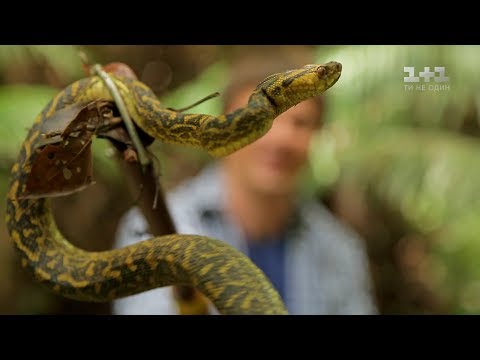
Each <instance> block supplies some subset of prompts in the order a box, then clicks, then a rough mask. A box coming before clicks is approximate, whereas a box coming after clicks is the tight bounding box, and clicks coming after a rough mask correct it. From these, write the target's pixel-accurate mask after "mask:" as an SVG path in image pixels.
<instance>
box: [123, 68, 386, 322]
mask: <svg viewBox="0 0 480 360" xmlns="http://www.w3.org/2000/svg"><path fill="white" fill-rule="evenodd" d="M298 65H299V66H302V65H304V64H298ZM292 67H297V66H287V65H286V64H285V63H283V62H279V63H278V64H275V63H274V62H272V61H271V60H269V61H268V62H265V61H258V60H257V59H255V60H250V61H248V60H247V61H246V62H244V63H243V64H240V65H237V67H236V71H235V70H233V71H234V74H233V77H232V81H231V85H230V86H229V87H228V88H227V91H226V94H225V96H224V100H225V102H224V112H225V113H228V112H231V111H233V110H235V109H236V108H238V107H242V106H245V104H246V103H247V100H248V97H249V96H250V94H251V93H252V91H253V89H254V88H255V86H256V85H257V84H258V83H259V82H260V81H261V80H263V79H264V78H265V77H266V76H268V75H270V74H272V73H274V72H279V71H285V70H288V69H289V68H292ZM324 100H325V99H324V98H323V97H322V98H317V99H311V100H307V101H304V102H302V103H300V104H298V105H296V106H295V107H293V108H291V109H289V110H288V111H286V112H284V113H283V114H281V115H280V116H279V117H278V118H277V119H276V120H275V121H274V123H273V126H272V128H271V130H270V131H269V132H268V133H267V134H266V135H265V136H263V137H262V138H260V139H259V140H257V141H256V142H254V143H252V144H250V145H248V146H246V147H245V148H243V149H241V150H239V151H237V152H235V153H233V154H231V155H229V156H227V157H225V158H223V159H220V160H219V161H218V162H217V163H215V164H212V165H210V166H208V167H207V168H206V169H204V170H203V171H202V172H201V173H200V174H199V175H197V176H196V177H195V178H193V179H191V180H189V181H187V182H185V183H184V184H182V185H180V186H178V187H177V189H176V190H175V191H174V192H172V193H171V194H168V196H167V204H168V206H169V209H170V211H171V214H172V217H173V219H174V222H175V225H176V227H177V229H178V232H179V233H190V234H192V233H193V234H199V235H207V236H211V237H214V238H217V239H220V240H223V241H226V242H228V243H229V244H231V245H232V246H234V247H236V248H237V249H239V250H241V251H243V252H244V253H245V254H246V255H247V256H249V257H250V258H251V259H252V261H253V262H254V263H255V264H256V265H257V266H258V267H260V269H262V270H263V271H264V273H265V274H266V276H267V277H268V278H269V279H270V281H271V282H272V284H273V286H274V287H275V288H276V289H277V290H278V292H279V294H280V296H281V297H282V298H283V300H284V302H285V304H286V306H287V308H288V310H289V312H290V313H291V314H373V313H376V307H375V302H374V300H373V298H372V289H371V280H370V274H369V269H368V261H367V257H366V254H365V252H364V247H363V244H362V242H361V240H360V239H359V238H357V237H356V236H355V235H354V234H353V233H352V232H351V231H350V230H348V229H347V228H346V227H345V226H344V225H342V224H341V223H340V222H339V221H337V220H336V219H335V218H334V217H333V215H332V214H330V213H329V212H328V211H327V209H326V208H324V207H323V206H322V205H321V204H319V203H318V202H315V201H313V200H309V201H305V200H300V199H299V197H298V191H297V190H298V180H299V175H300V174H301V171H302V170H303V168H304V167H305V165H306V163H307V161H308V154H309V147H310V142H311V139H312V137H313V135H314V134H315V131H316V130H317V129H318V128H319V127H320V123H321V118H322V115H323V112H324ZM146 229H147V223H146V221H145V220H144V218H143V217H142V215H141V213H140V211H139V210H138V209H132V210H130V211H129V212H128V213H127V215H126V216H125V217H124V219H123V220H122V222H121V224H120V227H119V231H118V242H117V246H119V247H121V246H125V245H129V244H132V243H134V242H136V241H140V240H144V239H147V238H149V237H151V236H150V235H149V234H148V233H147V230H146ZM114 313H116V314H175V313H177V308H176V306H175V302H174V297H173V294H172V289H171V288H162V289H155V290H151V291H148V292H145V293H142V294H138V295H134V296H130V297H128V298H124V299H120V300H117V301H116V302H115V303H114ZM211 313H216V312H215V309H213V307H212V309H211Z"/></svg>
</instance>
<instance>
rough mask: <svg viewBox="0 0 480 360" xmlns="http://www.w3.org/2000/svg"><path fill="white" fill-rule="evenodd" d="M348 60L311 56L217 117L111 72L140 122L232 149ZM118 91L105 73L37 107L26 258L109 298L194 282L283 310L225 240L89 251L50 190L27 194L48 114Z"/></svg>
mask: <svg viewBox="0 0 480 360" xmlns="http://www.w3.org/2000/svg"><path fill="white" fill-rule="evenodd" d="M340 74H341V65H340V64H339V63H336V62H329V63H326V64H324V65H307V66H305V67H303V68H301V69H296V70H291V71H287V72H284V73H279V74H274V75H271V76H269V77H268V78H266V79H265V80H264V81H263V82H261V83H260V84H259V85H258V86H257V88H256V89H255V90H254V91H253V93H252V95H251V96H250V99H249V101H248V104H247V105H246V106H245V107H243V108H240V109H237V110H235V111H233V112H232V113H229V114H225V115H221V116H218V117H214V116H209V115H201V114H183V113H180V112H176V111H171V110H168V109H165V108H163V107H162V106H161V105H160V102H159V101H158V99H157V98H156V96H155V94H154V93H153V92H152V91H151V90H150V89H149V88H148V87H147V86H146V85H144V84H143V83H141V82H139V81H136V80H129V79H126V78H122V77H115V76H113V75H112V78H113V79H114V81H115V83H116V85H117V87H118V88H119V90H120V93H121V95H122V97H123V99H124V101H125V103H126V105H127V108H128V110H129V112H130V114H131V117H132V119H133V120H134V121H135V123H136V124H137V125H138V126H139V127H140V128H141V129H142V130H143V131H145V132H146V133H147V134H149V135H150V136H152V137H153V138H155V139H159V140H161V141H165V142H170V143H177V144H190V145H193V146H197V147H199V148H201V149H204V150H206V151H208V152H209V153H210V154H212V155H213V156H223V155H227V154H229V153H231V152H233V151H236V150H237V149H239V148H241V147H243V146H245V145H247V144H249V143H251V142H253V141H255V140H256V139H258V138H259V137H261V136H262V135H264V134H265V133H266V132H267V131H268V130H269V129H270V127H271V125H272V122H273V120H274V119H275V117H277V116H278V115H279V114H280V113H282V112H284V111H286V110H287V109H288V108H290V107H292V106H294V105H296V104H298V103H299V102H301V101H303V100H306V99H308V98H310V97H313V96H317V95H320V94H321V93H323V92H324V91H326V90H327V89H329V88H330V87H331V86H333V85H334V84H335V83H336V82H337V80H338V78H339V77H340ZM96 99H105V100H107V101H110V100H112V97H111V95H110V93H109V92H108V90H107V88H106V87H105V85H104V83H103V82H102V81H101V79H100V78H99V77H97V76H92V77H88V78H85V79H82V80H79V81H77V82H75V83H73V84H71V85H70V86H68V87H67V88H65V89H64V90H63V91H61V92H60V93H59V94H58V95H57V96H56V97H55V98H54V99H52V101H50V103H49V104H48V105H47V106H46V107H45V108H44V110H43V111H42V112H41V113H40V114H39V115H38V116H37V118H36V120H35V122H34V125H33V126H32V128H31V129H30V131H29V133H28V135H27V138H26V140H25V141H24V143H23V145H22V148H21V150H20V153H19V156H18V159H17V162H16V163H15V165H14V166H13V168H12V176H11V182H10V189H9V194H8V196H7V217H6V220H7V226H8V230H9V233H10V236H11V239H12V240H13V242H14V244H15V248H16V249H17V250H18V251H19V254H20V258H21V264H22V266H23V267H24V268H26V269H27V270H28V271H30V272H31V274H32V276H33V277H34V278H35V279H36V280H37V281H38V282H40V283H42V284H44V285H46V286H47V287H48V288H50V289H51V290H52V291H54V292H55V293H57V294H60V295H62V296H65V297H68V298H71V299H76V300H81V301H92V302H100V301H110V300H113V299H116V298H120V297H124V296H128V295H133V294H136V293H139V292H143V291H146V290H149V289H153V288H156V287H162V286H169V285H174V284H185V285H191V286H194V287H196V288H197V289H199V290H200V291H201V292H202V293H203V294H205V295H206V296H207V297H208V298H209V299H210V300H211V301H212V302H213V304H214V305H215V306H216V308H217V309H218V310H219V311H220V312H221V313H222V314H285V313H286V309H285V306H284V304H283V303H282V300H281V299H280V297H279V295H278V293H277V292H276V291H275V290H274V289H273V287H272V286H271V284H270V282H269V281H268V280H267V279H266V277H265V275H264V274H263V273H262V272H261V271H260V270H259V269H258V268H257V267H256V266H254V265H253V263H252V262H251V261H250V260H249V259H248V258H247V257H245V256H244V255H243V254H242V253H240V252H239V251H236V250H235V249H233V248H231V247H230V246H229V245H227V244H225V243H224V242H222V241H219V240H216V239H212V238H208V237H203V236H196V235H166V236H161V237H156V238H152V239H150V240H146V241H143V242H140V243H137V244H135V245H132V246H128V247H125V248H122V249H114V250H109V251H102V252H88V251H84V250H82V249H80V248H77V247H75V246H73V245H72V244H71V243H69V242H68V240H66V239H65V238H64V237H63V236H62V234H61V233H60V232H59V230H58V229H57V226H56V224H55V221H54V218H53V216H52V213H51V210H50V207H49V199H46V198H39V199H24V198H20V196H19V195H20V194H21V193H22V192H23V190H24V189H25V186H26V179H27V176H28V174H29V172H30V171H31V168H32V162H33V160H34V159H35V156H36V155H37V152H36V150H35V149H36V146H35V145H36V144H37V142H38V141H39V139H41V134H40V128H41V124H42V123H43V122H45V121H48V120H49V118H50V117H51V116H52V115H53V114H54V113H55V112H56V111H58V110H60V109H63V108H65V107H68V106H69V105H72V104H76V103H80V102H88V101H92V100H96Z"/></svg>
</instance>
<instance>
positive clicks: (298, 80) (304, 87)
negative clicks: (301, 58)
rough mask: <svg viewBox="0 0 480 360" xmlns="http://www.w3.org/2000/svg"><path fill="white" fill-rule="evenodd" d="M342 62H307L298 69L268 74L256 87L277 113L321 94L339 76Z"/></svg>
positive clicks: (333, 83)
mask: <svg viewBox="0 0 480 360" xmlns="http://www.w3.org/2000/svg"><path fill="white" fill-rule="evenodd" d="M341 73H342V64H340V63H338V62H335V61H330V62H327V63H325V64H321V65H317V64H309V65H305V66H303V67H302V68H300V69H295V70H289V71H286V72H283V73H278V74H274V75H271V76H269V77H268V78H266V79H265V80H264V81H262V82H261V83H260V84H259V85H258V88H257V89H259V88H260V89H261V90H262V91H263V92H264V94H265V95H266V96H267V97H268V99H269V100H270V102H271V103H272V104H273V105H274V106H275V108H276V111H277V113H281V112H284V111H286V110H287V109H289V108H290V107H292V106H294V105H296V104H298V103H300V102H302V101H304V100H307V99H309V98H311V97H315V96H318V95H321V94H322V93H323V92H325V91H326V90H328V89H330V88H331V87H332V86H333V85H335V83H336V82H337V81H338V79H339V78H340V75H341Z"/></svg>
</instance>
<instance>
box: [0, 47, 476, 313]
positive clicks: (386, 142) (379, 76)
mask: <svg viewBox="0 0 480 360" xmlns="http://www.w3.org/2000/svg"><path fill="white" fill-rule="evenodd" d="M306 48H308V49H307V50H308V51H311V52H313V54H314V57H315V60H316V62H317V63H323V62H326V61H329V60H335V61H339V62H341V63H342V64H343V73H342V77H341V79H340V81H339V82H338V83H337V84H336V85H335V87H334V88H332V89H331V90H330V91H329V93H328V95H327V96H328V104H329V105H328V111H327V116H326V119H325V124H324V126H323V129H322V130H321V131H320V132H319V134H318V136H317V137H316V138H315V141H314V145H313V146H312V149H311V155H312V156H311V163H310V168H309V172H308V176H305V178H304V179H303V183H302V189H303V190H304V191H305V192H306V193H308V194H310V195H313V196H316V197H317V198H318V200H319V201H322V202H323V203H324V204H325V205H326V206H328V207H329V208H330V209H331V210H332V211H333V212H334V213H335V214H336V215H337V216H338V217H339V218H340V219H341V220H342V221H344V222H346V223H347V224H348V225H350V226H351V227H352V228H354V229H355V230H356V231H357V232H358V233H359V234H360V235H361V236H362V238H363V240H364V241H365V244H366V247H367V249H368V255H369V260H370V269H371V273H372V277H373V280H374V288H375V297H376V300H377V303H378V306H379V311H380V313H382V314H464V313H467V314H468V313H478V312H479V310H480V266H479V264H480V221H479V220H480V196H478V194H479V193H480V170H479V169H478V168H477V167H476V162H478V159H479V158H480V141H479V136H480V128H479V113H480V90H479V87H478V84H479V83H480V70H479V69H478V62H479V60H480V47H478V46H477V47H475V46H380V45H377V46H358V45H357V46H309V47H304V46H259V45H256V46H213V45H208V46H203V45H189V46H171V45H170V46H143V45H142V46H140V45H135V46H121V45H115V46H76V47H74V46H40V45H37V46H13V45H12V46H0V121H1V122H0V123H1V126H0V197H1V199H2V201H1V202H0V313H1V314H87V313H88V314H92V313H94V314H110V313H111V304H109V303H106V304H92V303H83V302H76V301H72V300H66V299H63V298H60V297H58V296H55V295H52V294H51V293H49V292H48V291H46V290H44V289H43V288H41V287H40V286H38V285H37V284H36V283H34V282H33V281H32V280H31V279H30V278H29V277H28V276H26V275H25V274H24V273H23V271H22V269H21V267H20V264H19V262H18V259H17V257H16V255H15V253H14V251H13V246H12V243H11V241H10V239H9V237H8V234H7V231H6V226H5V221H4V218H5V194H6V191H7V188H8V178H9V173H10V169H11V166H12V165H13V163H14V162H15V159H16V156H17V153H18V151H19V148H20V144H21V143H22V141H23V140H24V137H25V135H26V131H27V129H28V127H29V126H30V125H31V123H32V122H33V119H34V118H35V116H36V115H37V114H38V113H39V112H40V111H41V109H42V108H43V107H44V106H45V105H46V103H47V102H48V101H49V100H50V99H51V98H52V97H53V96H54V95H55V94H56V93H57V92H58V91H59V90H61V89H62V88H63V87H65V86H66V85H68V84H70V83H71V82H73V81H75V80H77V79H79V78H81V77H83V76H84V74H83V72H82V68H81V62H80V59H79V57H78V50H80V49H81V50H83V51H85V53H87V55H88V56H89V58H90V59H91V60H92V61H94V62H99V63H104V64H105V63H108V62H112V61H119V62H124V63H127V64H129V65H130V66H131V67H132V68H133V70H134V71H135V72H136V73H137V75H139V78H140V79H141V80H142V81H144V82H145V83H146V84H147V85H149V86H150V87H151V88H152V90H154V92H155V93H156V94H157V95H158V96H159V98H160V99H161V100H162V101H163V102H164V103H165V106H169V107H174V108H175V107H176V108H181V107H184V106H187V105H189V104H191V103H193V102H195V101H197V100H199V99H200V98H202V97H204V96H206V95H208V94H211V93H214V92H216V91H219V92H221V91H222V87H223V86H225V84H226V79H227V76H228V75H227V74H228V69H229V64H230V63H231V61H232V59H234V58H235V57H237V56H239V54H245V53H247V52H253V51H263V52H269V53H271V54H272V56H275V54H276V53H278V52H284V53H286V52H288V53H295V52H297V51H305V49H306ZM404 66H414V67H415V69H416V71H417V73H418V71H421V70H423V68H424V67H425V66H430V67H431V68H432V69H433V67H435V66H444V67H445V69H446V76H448V77H449V79H450V80H449V82H448V83H446V84H448V87H449V88H448V90H442V91H433V90H432V91H430V90H428V85H429V84H427V83H425V84H426V86H427V90H425V91H421V90H418V89H416V85H417V84H413V85H414V87H413V89H410V90H408V89H406V88H405V87H404V85H406V83H404V81H403V77H404V76H407V74H406V73H404V71H403V70H404V69H403V68H404ZM418 84H419V85H422V83H418ZM430 84H434V85H435V84H437V83H430ZM220 106H221V101H220V99H218V98H217V99H212V100H209V101H207V102H205V103H203V104H201V105H199V106H197V107H195V108H194V109H193V111H195V112H204V113H209V114H212V115H215V114H219V113H220ZM154 147H155V153H156V154H158V157H159V160H160V162H161V164H162V185H163V187H164V189H165V190H168V189H170V188H172V187H173V186H175V185H176V184H178V183H179V182H180V181H181V180H182V179H185V178H187V177H189V176H192V175H194V174H196V173H197V172H198V171H199V170H200V169H201V167H202V166H204V165H205V164H206V163H208V162H209V161H211V159H210V158H209V157H208V156H207V155H206V154H205V153H202V152H201V151H196V150H192V149H189V148H183V147H178V146H171V145H166V144H157V143H155V144H154ZM94 168H95V172H94V176H95V181H96V184H95V185H94V186H90V187H89V188H87V189H86V190H84V191H82V192H80V193H77V194H74V195H70V196H67V197H64V198H58V199H55V201H53V205H54V212H55V215H56V219H57V222H58V226H59V228H60V229H61V231H62V232H63V233H64V234H65V235H66V237H67V238H68V239H70V240H71V241H72V243H74V244H75V245H77V246H80V247H82V248H85V249H87V250H106V249H110V248H112V246H113V242H114V236H115V228H116V226H117V223H118V220H119V218H120V217H121V215H122V214H123V213H124V212H125V211H126V210H127V209H128V208H129V207H131V206H132V205H133V204H134V201H135V199H134V198H133V197H131V196H128V195H127V194H128V191H127V190H126V184H125V182H124V177H122V173H121V171H120V168H119V167H118V166H117V164H116V162H115V161H114V159H112V156H111V149H110V148H109V147H108V145H107V144H106V142H105V141H100V140H98V141H94Z"/></svg>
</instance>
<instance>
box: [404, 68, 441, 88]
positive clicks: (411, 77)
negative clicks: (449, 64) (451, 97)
mask: <svg viewBox="0 0 480 360" xmlns="http://www.w3.org/2000/svg"><path fill="white" fill-rule="evenodd" d="M403 72H406V73H408V76H404V78H403V82H404V83H419V82H420V78H422V79H423V82H424V83H429V82H430V80H432V79H433V82H436V83H446V82H449V81H450V78H449V77H448V76H445V66H435V67H434V71H431V70H430V66H425V67H424V68H423V71H420V72H419V73H418V76H415V67H414V66H404V67H403ZM403 86H404V88H405V91H412V90H416V91H426V90H429V91H448V90H450V84H429V85H425V84H422V85H420V84H417V85H413V84H412V85H403Z"/></svg>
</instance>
